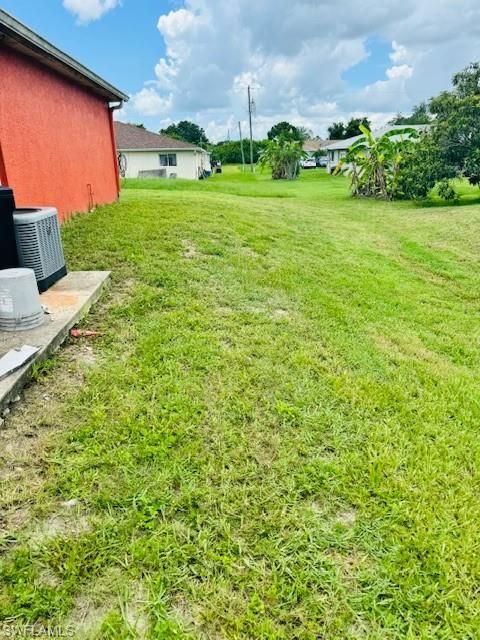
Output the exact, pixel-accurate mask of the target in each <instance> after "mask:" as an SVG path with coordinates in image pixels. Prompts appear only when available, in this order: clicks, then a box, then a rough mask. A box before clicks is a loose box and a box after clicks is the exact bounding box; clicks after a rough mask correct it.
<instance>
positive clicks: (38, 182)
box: [0, 47, 118, 219]
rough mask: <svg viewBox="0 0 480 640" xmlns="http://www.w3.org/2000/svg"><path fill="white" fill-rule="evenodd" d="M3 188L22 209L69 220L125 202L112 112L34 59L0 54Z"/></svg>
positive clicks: (3, 51) (1, 50)
mask: <svg viewBox="0 0 480 640" xmlns="http://www.w3.org/2000/svg"><path fill="white" fill-rule="evenodd" d="M0 77H1V90H0V146H1V148H0V165H2V166H1V167H0V181H2V182H3V183H8V185H9V186H10V187H12V188H13V189H14V192H15V199H16V202H17V205H18V206H21V207H22V206H32V205H40V206H45V205H51V206H54V207H56V208H57V210H58V212H59V215H60V218H61V219H65V218H67V217H68V216H69V214H70V213H72V212H74V211H87V210H88V209H89V208H91V207H92V206H93V205H97V204H104V203H107V202H112V201H114V200H116V199H117V197H118V173H117V162H116V151H115V141H114V134H113V127H112V122H111V112H110V111H109V109H108V105H107V103H106V102H105V100H103V99H102V98H100V97H97V96H96V95H95V94H93V93H91V92H90V91H89V90H88V89H86V88H83V87H81V86H80V85H77V84H75V83H74V82H72V81H70V80H68V79H67V78H64V77H63V76H61V75H60V74H57V73H56V72H55V71H53V70H50V69H49V68H47V67H44V66H42V65H41V64H40V63H37V62H36V61H34V60H31V59H30V58H28V57H27V56H24V55H22V54H20V53H18V52H16V51H13V50H10V49H8V48H5V47H4V48H0Z"/></svg>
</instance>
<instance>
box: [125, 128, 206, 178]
mask: <svg viewBox="0 0 480 640" xmlns="http://www.w3.org/2000/svg"><path fill="white" fill-rule="evenodd" d="M115 137H116V140H117V151H118V154H119V163H120V172H121V174H122V176H123V177H125V178H147V177H155V178H186V179H187V180H199V179H200V178H204V177H205V176H206V175H208V173H209V172H210V171H211V165H210V154H209V153H208V152H207V151H205V149H202V148H201V147H197V146H195V145H194V144H190V143H189V142H183V140H176V139H175V138H169V137H168V136H164V135H160V134H158V133H153V132H152V131H147V130H146V129H143V128H141V127H137V126H136V125H134V124H125V123H124V122H115Z"/></svg>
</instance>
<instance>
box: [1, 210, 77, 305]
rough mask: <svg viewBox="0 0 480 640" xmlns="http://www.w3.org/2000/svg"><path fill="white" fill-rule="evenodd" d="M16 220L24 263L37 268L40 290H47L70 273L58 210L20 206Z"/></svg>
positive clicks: (16, 213)
mask: <svg viewBox="0 0 480 640" xmlns="http://www.w3.org/2000/svg"><path fill="white" fill-rule="evenodd" d="M13 222H14V225H15V239H16V243H17V251H18V258H19V263H20V266H21V267H25V268H27V269H33V271H34V272H35V278H36V280H37V286H38V290H39V291H40V292H43V291H46V290H47V289H48V288H49V287H51V286H52V284H54V283H55V282H57V280H60V278H63V276H65V275H67V268H66V266H65V258H64V255H63V247H62V239H61V237H60V225H59V224H58V216H57V210H56V209H55V208H54V207H32V208H29V209H27V208H25V209H16V210H15V212H14V214H13Z"/></svg>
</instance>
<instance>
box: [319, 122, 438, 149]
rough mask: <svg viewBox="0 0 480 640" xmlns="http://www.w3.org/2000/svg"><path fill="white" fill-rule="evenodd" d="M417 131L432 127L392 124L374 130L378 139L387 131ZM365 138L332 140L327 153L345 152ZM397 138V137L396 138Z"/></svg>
mask: <svg viewBox="0 0 480 640" xmlns="http://www.w3.org/2000/svg"><path fill="white" fill-rule="evenodd" d="M407 127H408V128H409V129H416V130H417V131H428V129H429V128H430V125H428V124H408V125H407V124H391V125H387V126H385V127H381V128H380V129H374V130H373V135H374V136H375V137H376V138H378V137H379V136H382V135H383V134H384V133H387V131H394V130H395V129H405V128H407ZM362 137H363V134H360V135H358V136H353V137H352V138H346V139H345V140H331V141H329V142H330V143H331V144H328V145H327V146H326V147H325V150H326V151H344V150H345V149H349V148H350V147H351V146H352V144H353V143H354V142H356V141H357V140H359V139H360V138H362ZM396 137H397V136H396Z"/></svg>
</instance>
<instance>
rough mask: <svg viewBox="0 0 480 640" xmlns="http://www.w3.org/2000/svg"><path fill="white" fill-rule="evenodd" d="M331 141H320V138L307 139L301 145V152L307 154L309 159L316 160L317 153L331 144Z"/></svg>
mask: <svg viewBox="0 0 480 640" xmlns="http://www.w3.org/2000/svg"><path fill="white" fill-rule="evenodd" d="M332 142H333V140H322V139H321V138H309V139H308V140H305V142H304V143H303V150H304V151H305V153H307V154H308V157H309V158H316V157H317V155H318V152H319V151H322V150H323V149H324V147H326V146H327V145H329V144H331V143H332Z"/></svg>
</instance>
